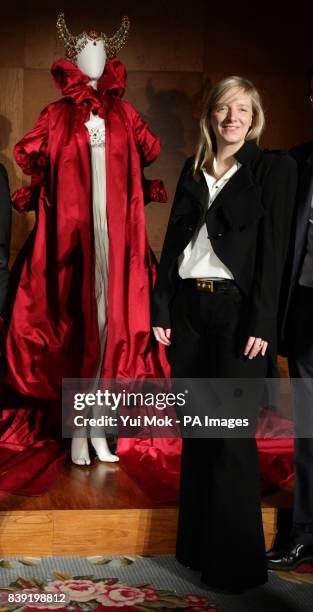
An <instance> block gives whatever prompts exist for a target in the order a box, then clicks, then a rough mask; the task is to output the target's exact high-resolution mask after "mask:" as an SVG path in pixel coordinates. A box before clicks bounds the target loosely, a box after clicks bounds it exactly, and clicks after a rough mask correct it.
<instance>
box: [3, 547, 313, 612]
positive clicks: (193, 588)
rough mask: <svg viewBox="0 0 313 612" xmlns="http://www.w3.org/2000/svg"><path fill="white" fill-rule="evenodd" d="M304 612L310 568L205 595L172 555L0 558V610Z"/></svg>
mask: <svg viewBox="0 0 313 612" xmlns="http://www.w3.org/2000/svg"><path fill="white" fill-rule="evenodd" d="M38 609H40V610H58V609H59V610H62V609H63V610H64V611H65V610H66V611H69V612H92V611H96V612H105V611H107V610H116V609H118V610H119V612H123V611H127V612H131V611H132V610H137V611H141V612H171V611H174V610H184V611H185V612H248V611H250V610H251V611H252V610H253V612H298V611H299V612H300V611H301V612H311V611H312V609H313V567H312V566H302V568H300V569H299V570H297V571H295V572H289V573H288V572H281V573H279V574H278V573H276V574H274V573H271V574H270V580H269V583H268V584H267V585H263V586H262V587H259V588H258V589H254V590H252V591H249V592H247V593H246V594H244V595H240V596H239V595H234V596H231V595H222V594H215V593H210V592H209V591H208V590H206V589H205V586H204V585H203V584H202V583H201V581H200V579H199V576H198V574H197V572H193V571H192V570H190V569H188V568H183V567H182V566H180V565H179V564H178V563H177V561H176V560H175V558H174V557H172V556H167V555H164V556H154V557H142V556H131V557H130V556H129V557H118V558H107V557H87V558H82V557H45V558H42V559H40V558H34V557H31V558H30V557H23V558H5V559H1V560H0V612H13V611H14V612H35V610H38Z"/></svg>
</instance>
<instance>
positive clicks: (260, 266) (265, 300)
mask: <svg viewBox="0 0 313 612" xmlns="http://www.w3.org/2000/svg"><path fill="white" fill-rule="evenodd" d="M296 188H297V165H296V162H295V161H294V160H293V159H292V158H291V157H289V156H288V155H285V154H281V155H279V156H278V158H277V160H275V161H274V163H273V165H272V167H271V169H270V170H269V171H268V173H267V175H266V177H265V179H264V184H263V201H262V203H263V206H264V208H265V215H264V217H263V218H262V219H261V222H260V226H259V232H258V244H257V257H256V267H255V276H254V283H253V292H252V304H251V318H250V325H249V329H248V336H255V337H259V338H263V339H264V340H267V341H268V342H276V335H277V313H278V304H279V295H280V288H281V282H282V275H283V269H284V265H285V261H286V256H287V251H288V244H289V237H290V229H291V220H292V214H293V210H294V206H295V197H296Z"/></svg>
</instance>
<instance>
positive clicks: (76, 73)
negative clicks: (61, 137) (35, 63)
mask: <svg viewBox="0 0 313 612" xmlns="http://www.w3.org/2000/svg"><path fill="white" fill-rule="evenodd" d="M51 73H52V76H53V78H54V82H55V84H56V86H57V87H58V88H59V89H61V91H62V94H63V96H66V97H67V98H71V99H72V100H73V101H74V102H75V104H77V105H80V104H82V103H87V104H88V106H89V109H90V110H97V111H98V112H99V114H105V112H106V110H107V108H108V105H109V101H110V99H112V97H115V98H122V96H123V95H124V92H125V87H126V79H127V72H126V68H125V66H124V64H122V63H121V62H120V61H119V60H117V59H113V60H110V61H108V62H107V64H106V66H105V69H104V71H103V74H102V76H101V77H100V79H99V80H98V83H97V86H98V88H97V89H94V88H93V87H91V86H90V85H88V83H89V81H90V77H89V76H88V75H87V74H84V73H83V72H81V70H79V68H78V67H77V66H76V64H74V63H73V62H70V61H69V60H67V59H63V58H62V59H59V60H57V61H56V62H54V63H53V64H52V67H51ZM101 110H102V112H101Z"/></svg>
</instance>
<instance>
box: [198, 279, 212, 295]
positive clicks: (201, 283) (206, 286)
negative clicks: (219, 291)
mask: <svg viewBox="0 0 313 612" xmlns="http://www.w3.org/2000/svg"><path fill="white" fill-rule="evenodd" d="M197 289H199V291H208V292H209V293H213V291H214V281H212V280H209V279H205V278H197Z"/></svg>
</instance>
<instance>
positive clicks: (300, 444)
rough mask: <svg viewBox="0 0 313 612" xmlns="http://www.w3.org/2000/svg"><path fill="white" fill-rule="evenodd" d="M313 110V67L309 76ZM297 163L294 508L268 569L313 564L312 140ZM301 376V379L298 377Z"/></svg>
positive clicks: (290, 286) (292, 319) (286, 321)
mask: <svg viewBox="0 0 313 612" xmlns="http://www.w3.org/2000/svg"><path fill="white" fill-rule="evenodd" d="M308 86H309V91H308V102H309V104H310V106H311V108H312V111H313V67H312V69H311V70H310V72H309V74H308ZM290 153H291V155H292V156H293V157H294V159H295V160H296V162H297V165H298V176H299V179H298V191H297V198H296V207H295V215H294V223H293V224H292V235H291V241H290V246H289V253H288V257H287V266H286V270H285V274H284V281H283V291H282V308H281V312H282V314H281V320H282V324H281V339H282V347H283V351H282V352H284V354H287V357H288V365H289V374H290V377H291V379H292V380H293V385H292V387H293V392H294V422H295V441H294V471H295V493H294V504H293V509H291V510H289V509H288V508H287V509H280V510H279V511H278V519H277V534H276V538H275V543H274V547H273V549H272V550H270V551H269V552H268V554H267V557H268V567H269V568H270V569H272V570H275V569H276V570H293V569H295V568H296V567H298V566H299V565H301V564H302V563H313V326H312V312H313V140H312V141H310V142H307V143H305V144H302V145H300V146H298V147H295V148H294V149H292V150H291V151H290ZM300 379H301V380H300Z"/></svg>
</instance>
